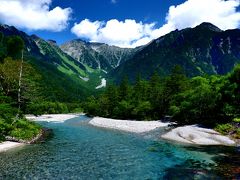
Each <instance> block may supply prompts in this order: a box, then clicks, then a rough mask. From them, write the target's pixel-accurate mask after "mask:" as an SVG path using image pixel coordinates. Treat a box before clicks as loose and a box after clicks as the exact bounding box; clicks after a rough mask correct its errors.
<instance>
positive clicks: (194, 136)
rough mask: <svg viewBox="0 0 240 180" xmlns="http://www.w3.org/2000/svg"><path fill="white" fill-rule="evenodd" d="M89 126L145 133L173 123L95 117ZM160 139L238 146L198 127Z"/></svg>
mask: <svg viewBox="0 0 240 180" xmlns="http://www.w3.org/2000/svg"><path fill="white" fill-rule="evenodd" d="M89 124H91V125H93V126H97V127H102V128H108V129H116V130H121V131H126V132H132V133H145V132H149V131H152V130H154V129H157V128H160V127H168V126H169V125H170V124H171V123H163V122H161V121H128V120H115V119H108V118H101V117H94V118H93V119H92V120H91V121H90V122H89ZM160 138H163V139H166V140H171V141H175V142H179V143H184V144H192V145H226V146H234V145H237V143H236V142H235V141H234V140H232V139H230V138H229V137H227V136H223V135H221V134H220V133H218V132H216V131H214V130H212V129H207V128H202V127H199V126H197V125H192V126H182V127H177V128H173V129H171V130H170V131H169V132H166V133H165V134H164V135H162V136H161V137H160Z"/></svg>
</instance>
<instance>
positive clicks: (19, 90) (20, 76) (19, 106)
mask: <svg viewBox="0 0 240 180" xmlns="http://www.w3.org/2000/svg"><path fill="white" fill-rule="evenodd" d="M22 74H23V50H22V59H21V64H20V71H19V80H18V113H17V116H16V119H18V118H19V115H20V111H21V87H22ZM14 123H15V121H14V122H13V124H14Z"/></svg>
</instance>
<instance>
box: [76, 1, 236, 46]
mask: <svg viewBox="0 0 240 180" xmlns="http://www.w3.org/2000/svg"><path fill="white" fill-rule="evenodd" d="M239 5H240V1H239V0H228V1H225V0H201V1H200V0H187V1H186V2H184V3H182V4H180V5H178V6H171V7H170V8H169V11H168V13H167V15H166V23H165V24H164V25H163V26H162V27H160V28H157V27H156V24H155V23H150V24H144V23H142V22H136V21H135V20H130V19H127V20H125V21H118V20H116V19H112V20H109V21H107V22H103V21H95V22H91V21H90V20H88V19H85V20H83V21H81V22H80V23H79V24H77V23H75V25H74V27H73V28H72V32H73V33H74V34H76V35H77V36H78V37H80V38H86V39H88V40H90V41H93V42H103V43H107V44H110V45H116V46H120V47H136V46H139V45H144V44H146V43H148V42H150V41H151V40H153V39H155V38H158V37H160V36H163V35H165V34H167V33H169V32H171V31H173V30H175V29H180V30H181V29H184V28H187V27H195V26H197V25H199V24H200V23H202V22H210V23H212V24H214V25H216V26H218V27H219V28H221V29H223V30H226V29H233V28H238V27H239V25H240V13H239V12H237V10H236V9H237V7H239Z"/></svg>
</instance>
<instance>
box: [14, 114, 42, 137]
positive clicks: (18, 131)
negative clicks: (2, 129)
mask: <svg viewBox="0 0 240 180" xmlns="http://www.w3.org/2000/svg"><path fill="white" fill-rule="evenodd" d="M40 130H41V126H40V125H38V124H35V123H34V122H30V121H28V120H26V119H20V120H17V121H16V123H15V124H14V127H13V129H12V130H11V131H10V132H9V135H10V136H12V137H15V138H17V139H22V140H31V139H32V138H34V137H35V136H37V135H38V134H39V132H40Z"/></svg>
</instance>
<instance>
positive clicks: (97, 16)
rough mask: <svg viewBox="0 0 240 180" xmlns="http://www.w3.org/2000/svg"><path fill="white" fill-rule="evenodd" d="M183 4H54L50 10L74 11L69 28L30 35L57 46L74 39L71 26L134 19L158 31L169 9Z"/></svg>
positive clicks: (156, 0)
mask: <svg viewBox="0 0 240 180" xmlns="http://www.w3.org/2000/svg"><path fill="white" fill-rule="evenodd" d="M183 2H184V0H171V1H169V0H164V1H162V0H150V1H146V0H118V1H116V3H112V2H111V0H53V4H52V7H56V6H60V7H63V8H64V7H65V8H66V7H71V8H72V10H73V14H72V20H70V22H69V23H70V25H69V26H68V28H67V29H66V30H65V31H63V32H59V33H51V32H46V31H37V32H31V31H30V32H29V33H36V34H38V35H39V36H41V37H43V38H45V39H54V40H57V42H58V43H59V44H61V43H63V42H66V41H68V40H70V39H75V38H77V37H76V35H74V34H72V33H71V27H72V26H73V25H74V23H75V22H76V21H77V22H80V21H81V20H83V19H90V20H93V21H97V20H100V21H108V20H110V19H118V20H122V21H123V20H125V19H135V20H136V21H142V22H145V23H152V22H156V23H157V25H158V26H159V27H160V26H162V25H163V24H164V23H165V17H166V13H167V12H168V8H169V7H170V6H171V5H178V4H181V3H183Z"/></svg>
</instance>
